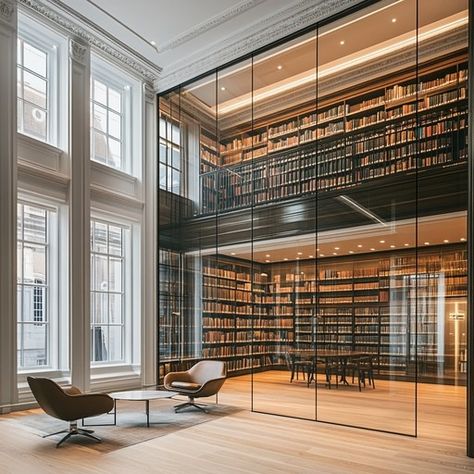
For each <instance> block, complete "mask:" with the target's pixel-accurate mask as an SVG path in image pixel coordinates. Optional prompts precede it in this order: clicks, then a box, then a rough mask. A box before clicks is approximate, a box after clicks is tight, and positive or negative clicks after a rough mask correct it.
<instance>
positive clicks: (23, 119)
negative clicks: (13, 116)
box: [17, 37, 50, 142]
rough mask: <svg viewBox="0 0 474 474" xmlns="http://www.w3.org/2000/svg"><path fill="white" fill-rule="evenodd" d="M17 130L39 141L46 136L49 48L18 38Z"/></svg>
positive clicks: (46, 139) (45, 138)
mask: <svg viewBox="0 0 474 474" xmlns="http://www.w3.org/2000/svg"><path fill="white" fill-rule="evenodd" d="M17 64H18V66H17V86H18V87H17V89H18V131H19V132H22V133H24V134H26V135H31V136H32V137H34V138H37V139H39V140H42V141H45V142H47V141H49V136H50V120H49V115H50V87H49V80H50V66H49V64H50V52H49V51H48V50H46V49H43V48H41V47H39V45H37V44H35V45H33V44H31V42H29V41H27V40H25V39H23V38H21V37H19V38H18V59H17Z"/></svg>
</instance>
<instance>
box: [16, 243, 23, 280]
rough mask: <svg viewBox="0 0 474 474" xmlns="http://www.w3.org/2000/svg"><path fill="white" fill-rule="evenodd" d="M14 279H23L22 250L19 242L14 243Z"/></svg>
mask: <svg viewBox="0 0 474 474" xmlns="http://www.w3.org/2000/svg"><path fill="white" fill-rule="evenodd" d="M16 249H17V251H16V281H17V282H18V283H21V281H22V280H23V252H22V245H21V242H18V243H17V244H16Z"/></svg>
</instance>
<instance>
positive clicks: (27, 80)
mask: <svg viewBox="0 0 474 474" xmlns="http://www.w3.org/2000/svg"><path fill="white" fill-rule="evenodd" d="M23 81H24V99H25V100H27V101H28V102H31V103H33V104H35V105H37V106H38V107H42V108H43V109H45V108H46V85H47V83H46V81H45V80H44V79H41V78H39V77H38V76H35V75H34V74H31V73H29V72H28V71H24V72H23Z"/></svg>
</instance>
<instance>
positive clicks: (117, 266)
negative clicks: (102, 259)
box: [109, 257, 122, 291]
mask: <svg viewBox="0 0 474 474" xmlns="http://www.w3.org/2000/svg"><path fill="white" fill-rule="evenodd" d="M109 291H122V259H119V258H113V257H111V258H110V260H109Z"/></svg>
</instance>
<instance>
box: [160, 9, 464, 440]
mask: <svg viewBox="0 0 474 474" xmlns="http://www.w3.org/2000/svg"><path fill="white" fill-rule="evenodd" d="M467 29H468V20H467V1H466V0H455V1H452V2H442V1H441V0H436V1H430V2H426V1H422V0H418V1H417V0H403V1H381V2H378V3H374V4H373V5H371V6H369V7H366V8H364V9H361V10H359V11H357V12H355V13H352V14H351V15H350V16H346V17H342V18H339V19H338V20H336V21H333V22H329V23H325V24H320V25H316V26H315V27H314V28H312V29H310V30H308V31H306V32H305V33H304V34H302V35H300V36H298V37H296V38H292V39H289V40H287V41H284V42H281V43H279V44H278V45H274V46H272V47H271V48H269V49H267V50H266V51H265V52H263V53H262V52H261V53H259V54H254V55H251V57H249V58H247V59H245V60H242V61H240V62H237V63H235V64H233V65H231V66H227V67H225V68H222V69H219V70H217V71H214V72H213V73H212V74H209V75H208V76H206V77H202V78H200V79H199V80H196V81H191V82H189V83H187V84H185V85H183V86H181V87H179V88H177V89H175V90H172V91H170V92H168V93H166V94H164V95H162V96H161V97H160V100H159V114H160V156H159V162H160V169H159V178H160V200H159V204H160V205H159V208H160V210H159V212H160V215H159V222H160V229H159V230H160V232H159V246H160V289H159V302H160V304H159V311H160V348H159V349H160V375H161V376H162V375H163V374H164V373H166V372H167V371H169V370H174V369H182V368H187V367H189V366H190V365H192V364H193V363H195V362H196V361H197V360H201V359H207V358H212V359H219V360H224V361H225V362H226V364H227V368H228V372H229V375H230V376H235V377H236V379H235V383H239V384H245V385H244V386H245V387H247V388H248V390H249V393H251V407H252V409H253V410H255V411H259V412H265V413H273V414H279V415H286V416H292V417H301V418H306V419H311V420H318V421H325V422H331V423H337V424H344V425H350V426H357V427H363V428H370V429H377V430H383V431H390V432H395V433H403V434H408V435H416V434H417V433H418V428H419V427H421V426H422V424H421V421H423V420H424V416H425V415H428V414H429V415H430V416H431V415H432V414H433V406H435V405H436V403H440V404H444V406H446V403H445V400H450V401H451V403H449V404H447V407H446V410H447V412H449V413H450V414H451V415H453V416H452V428H453V430H458V429H459V431H456V433H462V431H461V430H462V425H463V418H464V412H465V407H464V400H463V397H464V394H465V388H464V386H465V383H466V340H467V338H466V318H467V315H466V311H467V308H466V301H467V276H466V264H467V257H466V252H467V246H466V245H467V244H466V237H467V236H466V216H467V173H466V171H467V128H466V127H467V97H466V96H467V92H466V91H467V84H466V81H467ZM367 31H370V32H371V34H370V35H368V34H367ZM249 382H250V387H249V386H248V384H249ZM232 386H233V387H235V386H236V385H232ZM239 387H242V385H239ZM443 400H444V402H443ZM425 402H426V403H425ZM417 422H418V423H417ZM460 427H461V428H460ZM459 436H460V437H462V434H460V435H459Z"/></svg>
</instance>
